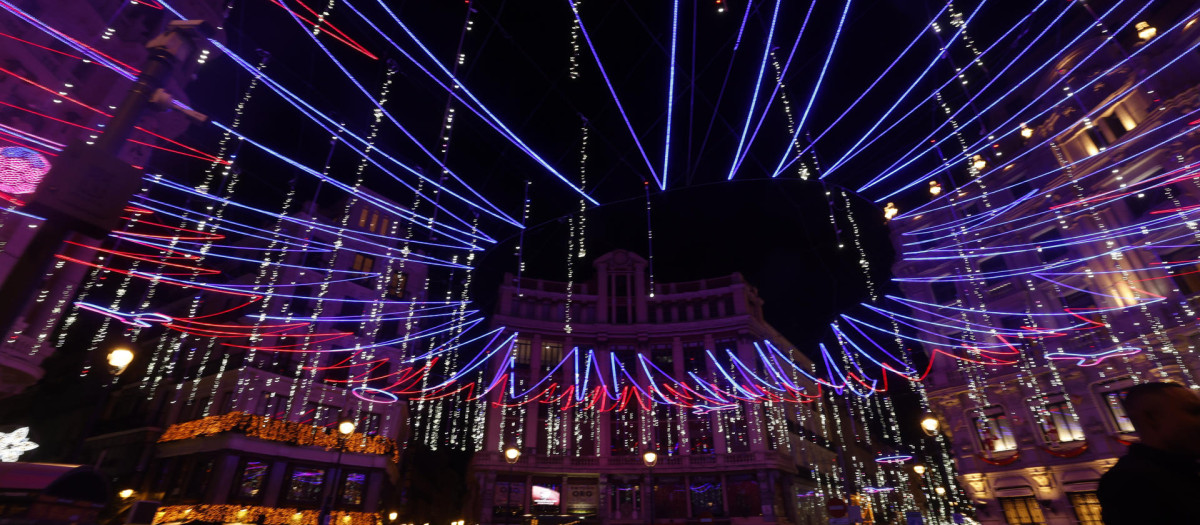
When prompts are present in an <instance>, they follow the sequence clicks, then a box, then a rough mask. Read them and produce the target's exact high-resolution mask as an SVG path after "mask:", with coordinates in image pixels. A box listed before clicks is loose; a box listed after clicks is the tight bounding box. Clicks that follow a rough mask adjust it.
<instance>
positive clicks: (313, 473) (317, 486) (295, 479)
mask: <svg viewBox="0 0 1200 525" xmlns="http://www.w3.org/2000/svg"><path fill="white" fill-rule="evenodd" d="M324 481H325V469H323V468H317V467H303V466H293V467H292V471H291V474H290V475H289V476H288V485H287V500H288V501H289V502H292V503H305V504H309V505H316V504H318V503H320V502H321V487H322V485H323V482H324Z"/></svg>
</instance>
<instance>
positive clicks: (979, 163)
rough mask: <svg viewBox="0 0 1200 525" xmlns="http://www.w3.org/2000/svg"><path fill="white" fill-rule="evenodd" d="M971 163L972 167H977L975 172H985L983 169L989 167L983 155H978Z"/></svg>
mask: <svg viewBox="0 0 1200 525" xmlns="http://www.w3.org/2000/svg"><path fill="white" fill-rule="evenodd" d="M971 161H972V163H971V166H974V167H975V171H983V168H986V167H987V159H984V158H983V155H976V156H974V157H972V158H971Z"/></svg>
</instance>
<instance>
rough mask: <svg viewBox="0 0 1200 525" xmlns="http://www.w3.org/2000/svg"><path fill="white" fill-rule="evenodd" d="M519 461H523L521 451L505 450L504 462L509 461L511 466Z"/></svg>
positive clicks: (515, 449) (512, 448)
mask: <svg viewBox="0 0 1200 525" xmlns="http://www.w3.org/2000/svg"><path fill="white" fill-rule="evenodd" d="M519 459H521V449H519V448H517V447H508V448H507V449H504V461H507V462H508V464H509V465H512V464H514V463H516V462H517V460H519Z"/></svg>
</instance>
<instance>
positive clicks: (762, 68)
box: [725, 0, 816, 180]
mask: <svg viewBox="0 0 1200 525" xmlns="http://www.w3.org/2000/svg"><path fill="white" fill-rule="evenodd" d="M813 2H814V3H815V2H816V0H813ZM781 3H782V0H775V9H774V10H773V11H772V12H771V25H770V28H769V29H767V40H766V42H764V43H763V54H762V62H761V63H759V65H758V76H757V77H755V79H754V92H753V94H751V95H750V107H749V108H747V109H746V122H745V124H743V125H742V136H741V138H739V139H738V145H737V149H736V150H735V151H734V153H733V161H732V162H731V163H730V165H729V175H727V176H726V177H725V180H733V174H734V172H735V171H736V170H737V167H738V165H739V164H740V163H739V162H738V160H739V159H740V158H741V156H742V147H743V146H745V143H746V134H747V133H749V132H750V121H751V120H753V119H754V108H755V106H756V105H757V104H758V92H759V90H760V89H761V88H762V77H763V73H765V72H766V70H767V58H768V57H770V56H771V43H772V42H774V39H775V22H776V21H777V20H778V19H779V5H780V4H781Z"/></svg>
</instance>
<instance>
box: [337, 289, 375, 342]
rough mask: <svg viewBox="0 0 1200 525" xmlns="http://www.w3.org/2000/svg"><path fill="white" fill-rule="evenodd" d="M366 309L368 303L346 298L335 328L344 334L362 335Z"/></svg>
mask: <svg viewBox="0 0 1200 525" xmlns="http://www.w3.org/2000/svg"><path fill="white" fill-rule="evenodd" d="M366 308H367V303H365V302H362V301H358V300H355V299H354V298H353V297H350V296H346V297H345V298H344V301H343V302H342V309H341V311H340V312H338V321H337V322H335V323H333V327H334V328H335V329H337V330H338V331H342V332H350V333H354V334H358V333H361V332H362V329H363V326H364V325H365V323H364V321H365V317H364V316H363V313H364V312H365V311H366Z"/></svg>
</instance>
